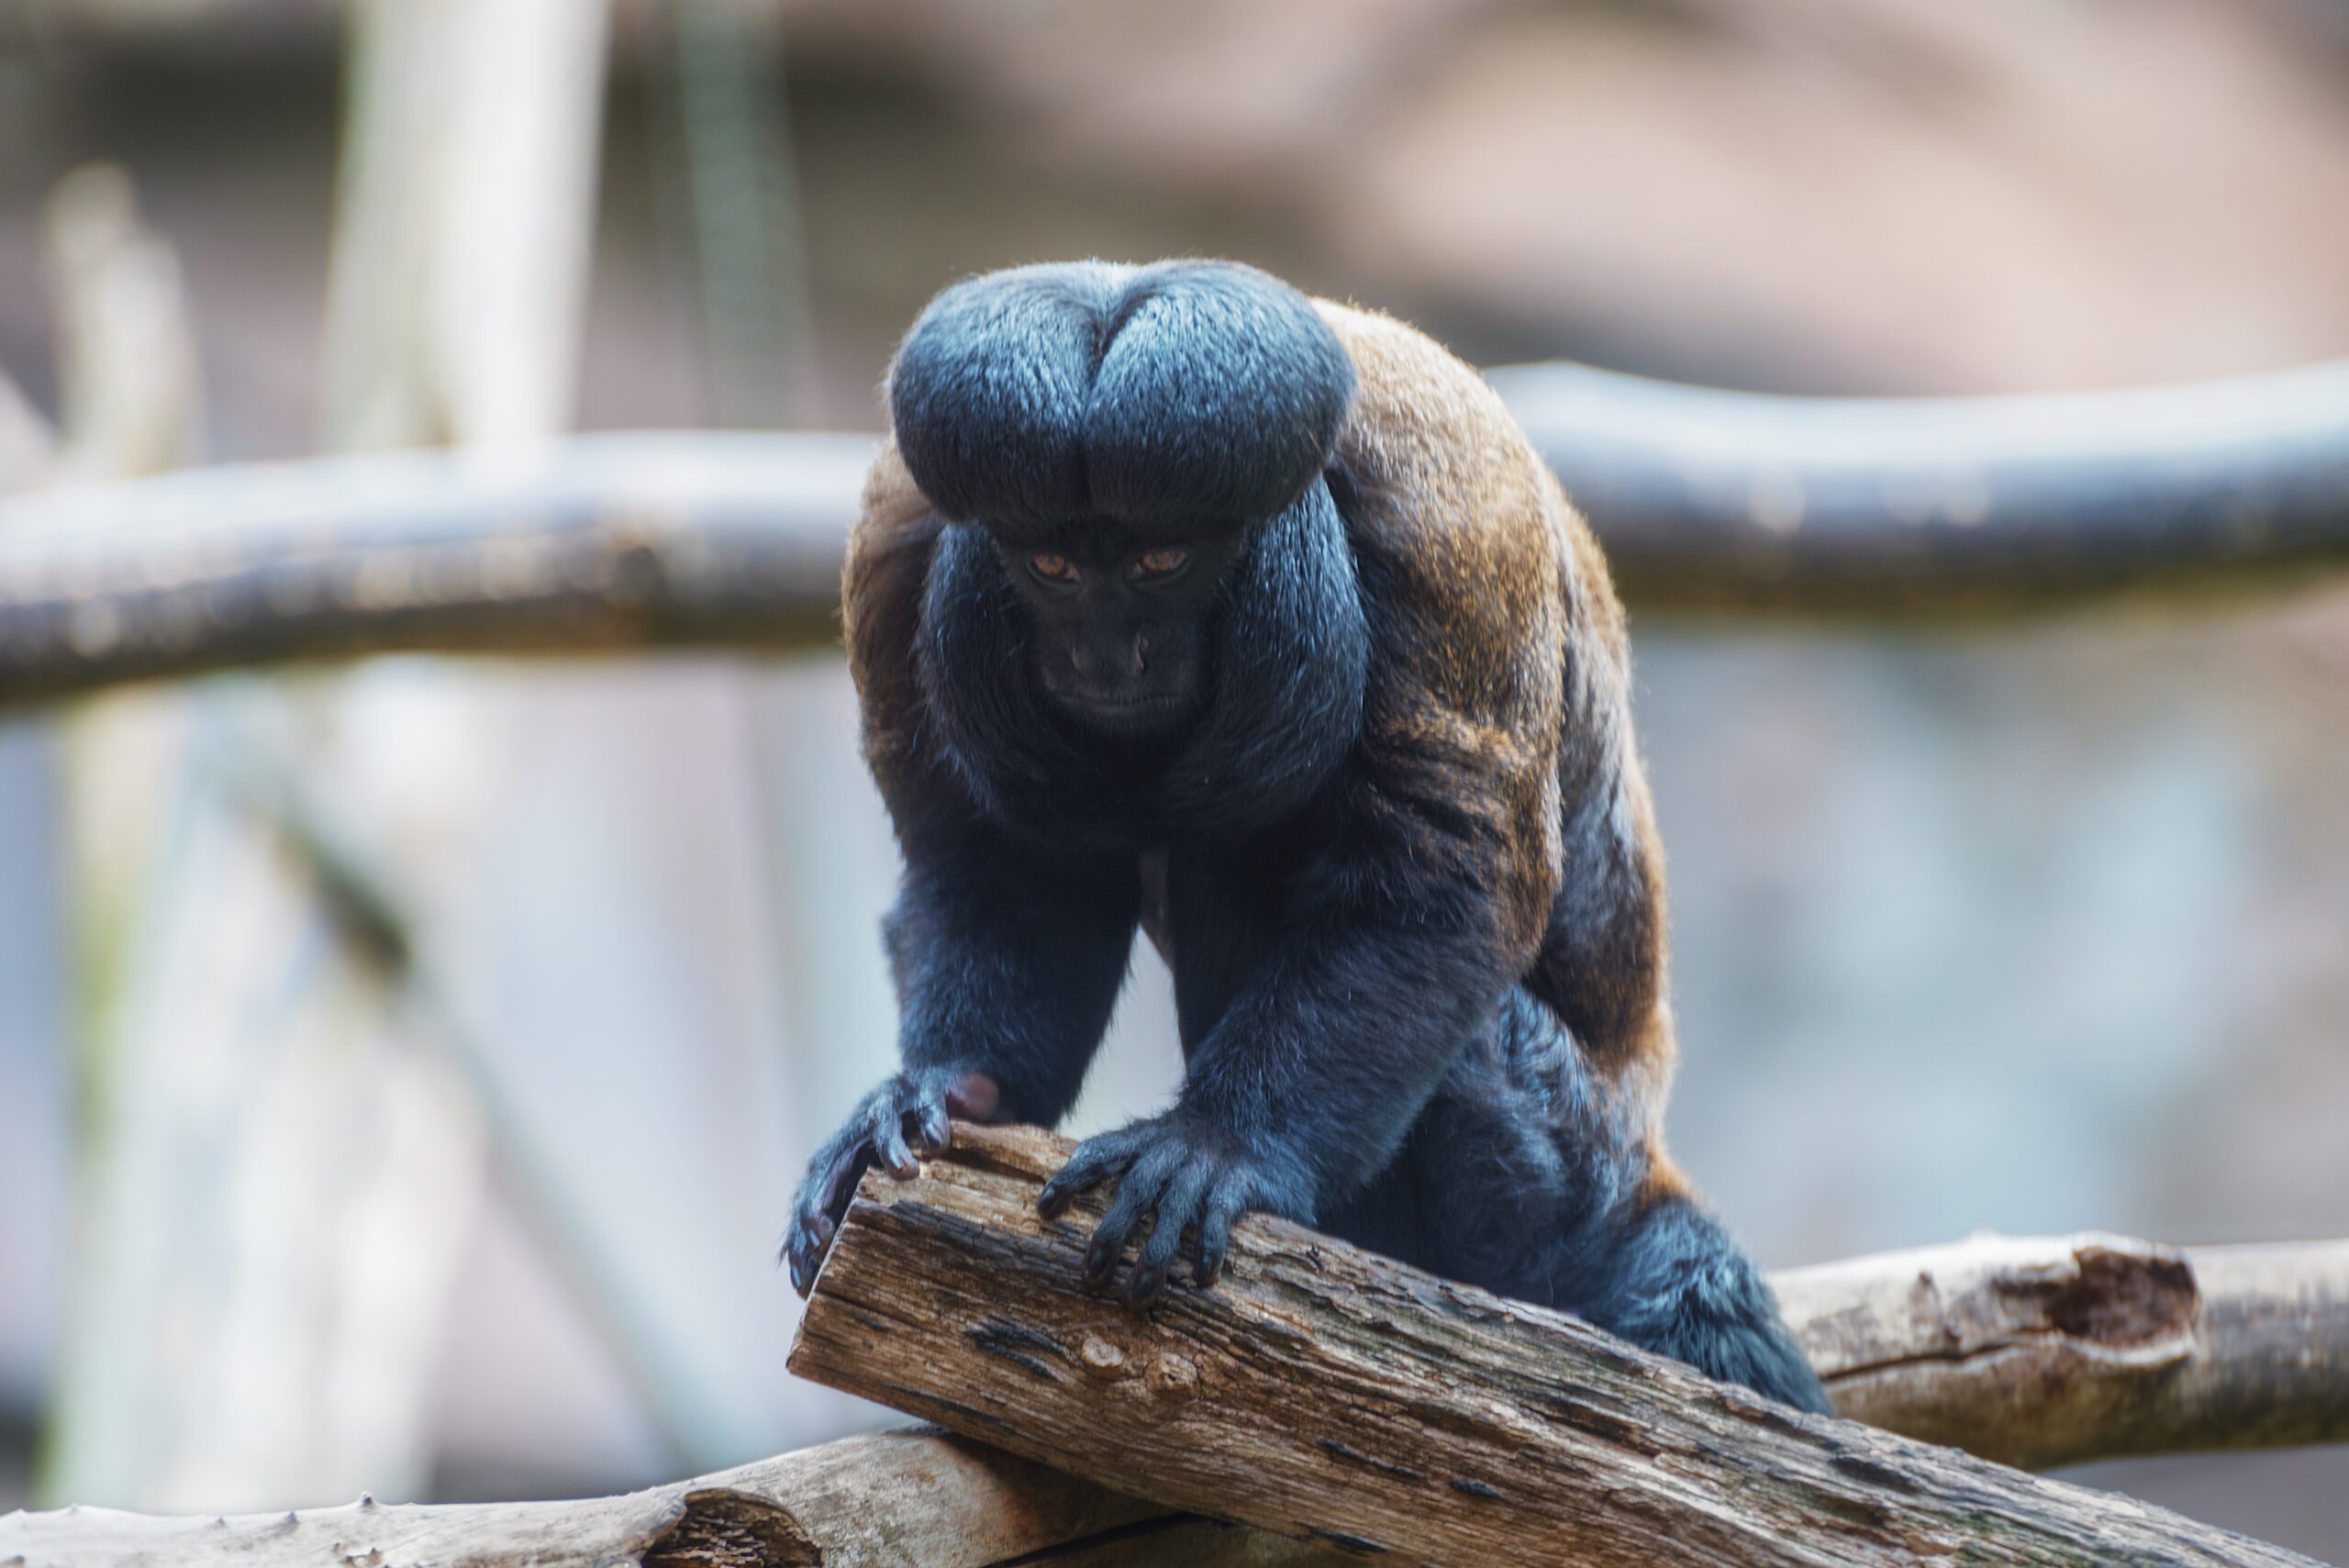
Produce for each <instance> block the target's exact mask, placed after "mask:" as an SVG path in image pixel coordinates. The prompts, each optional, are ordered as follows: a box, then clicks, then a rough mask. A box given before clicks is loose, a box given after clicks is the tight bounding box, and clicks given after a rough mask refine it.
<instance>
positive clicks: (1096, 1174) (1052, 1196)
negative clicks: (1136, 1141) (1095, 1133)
mask: <svg viewBox="0 0 2349 1568" xmlns="http://www.w3.org/2000/svg"><path fill="white" fill-rule="evenodd" d="M1130 1158H1131V1156H1130V1153H1129V1151H1128V1146H1127V1145H1126V1144H1124V1143H1122V1142H1119V1141H1117V1140H1111V1139H1108V1138H1095V1139H1089V1140H1086V1141H1085V1142H1083V1143H1080V1144H1078V1145H1077V1148H1076V1152H1075V1153H1074V1154H1072V1155H1070V1156H1069V1157H1068V1161H1067V1162H1066V1163H1065V1164H1063V1165H1062V1166H1061V1168H1060V1169H1059V1170H1057V1171H1055V1172H1053V1173H1052V1180H1050V1181H1048V1182H1046V1183H1045V1184H1044V1190H1043V1191H1041V1192H1040V1193H1038V1194H1037V1195H1036V1212H1037V1213H1039V1214H1041V1215H1042V1216H1043V1217H1044V1218H1046V1219H1058V1218H1060V1217H1061V1216H1062V1215H1063V1214H1065V1213H1067V1212H1068V1206H1069V1205H1070V1204H1073V1203H1074V1202H1075V1201H1076V1199H1077V1195H1078V1194H1080V1193H1086V1192H1090V1191H1092V1190H1093V1189H1094V1188H1095V1187H1097V1186H1099V1185H1100V1184H1102V1183H1103V1182H1104V1181H1106V1180H1108V1178H1109V1177H1111V1176H1113V1175H1115V1174H1117V1173H1119V1171H1122V1170H1124V1169H1125V1168H1126V1162H1127V1161H1128V1160H1129V1159H1130Z"/></svg>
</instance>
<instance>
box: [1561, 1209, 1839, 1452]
mask: <svg viewBox="0 0 2349 1568" xmlns="http://www.w3.org/2000/svg"><path fill="white" fill-rule="evenodd" d="M1611 1263H1612V1266H1611V1267H1609V1269H1608V1270H1607V1271H1606V1273H1607V1281H1606V1284H1604V1285H1603V1286H1602V1287H1601V1288H1600V1290H1599V1291H1598V1294H1597V1297H1596V1299H1593V1300H1591V1301H1588V1302H1586V1303H1585V1304H1584V1306H1583V1307H1582V1315H1583V1316H1584V1317H1585V1318H1588V1319H1589V1320H1590V1321H1591V1322H1593V1323H1596V1324H1598V1326H1599V1327H1600V1328H1602V1329H1606V1330H1608V1331H1609V1333H1612V1334H1619V1335H1620V1336H1622V1337H1623V1338H1624V1339H1626V1340H1631V1342H1632V1343H1633V1344H1635V1345H1640V1346H1642V1347H1644V1348H1646V1349H1648V1350H1651V1351H1656V1352H1657V1353H1659V1354H1661V1355H1667V1356H1670V1357H1672V1358H1673V1359H1674V1360H1675V1361H1683V1362H1687V1363H1688V1364H1689V1365H1690V1366H1693V1367H1695V1368H1696V1369H1697V1370H1698V1371H1699V1372H1701V1373H1705V1374H1706V1375H1707V1376H1708V1377H1715V1378H1719V1379H1720V1381H1722V1382H1723V1383H1737V1384H1742V1385H1744V1386H1746V1387H1748V1388H1751V1389H1753V1391H1754V1392H1755V1393H1757V1394H1762V1395H1766V1396H1769V1397H1770V1398H1772V1399H1776V1400H1778V1401H1780V1402H1781V1403H1783V1404H1787V1405H1792V1406H1794V1407H1796V1408H1798V1409H1801V1410H1812V1411H1817V1412H1818V1413H1820V1414H1821V1415H1825V1414H1826V1413H1827V1391H1826V1389H1824V1388H1823V1387H1821V1386H1820V1382H1819V1374H1818V1373H1815V1372H1813V1371H1812V1370H1811V1368H1810V1362H1809V1361H1807V1360H1805V1359H1804V1357H1803V1353H1802V1351H1801V1348H1800V1347H1798V1345H1797V1344H1796V1343H1795V1340H1794V1336H1793V1334H1791V1333H1789V1332H1788V1331H1787V1325H1786V1320H1785V1319H1784V1318H1781V1317H1779V1316H1778V1304H1777V1302H1776V1300H1774V1299H1773V1298H1772V1297H1771V1295H1770V1287H1769V1286H1768V1285H1767V1284H1765V1283H1764V1282H1763V1279H1762V1274H1761V1271H1759V1270H1758V1269H1756V1268H1755V1267H1754V1266H1753V1263H1752V1262H1750V1261H1748V1259H1747V1258H1746V1256H1745V1254H1744V1253H1743V1252H1742V1251H1739V1250H1738V1247H1737V1243H1736V1242H1734V1241H1732V1240H1730V1237H1729V1233H1728V1232H1727V1231H1725V1230H1723V1229H1721V1228H1720V1223H1719V1222H1718V1221H1716V1220H1715V1219H1714V1218H1712V1216H1710V1215H1709V1214H1707V1213H1706V1212H1705V1211H1704V1210H1703V1209H1701V1208H1698V1207H1697V1206H1696V1204H1694V1203H1693V1202H1691V1201H1689V1200H1688V1199H1687V1198H1686V1197H1681V1196H1670V1197H1664V1198H1660V1199H1657V1200H1656V1201H1654V1202H1653V1203H1650V1204H1648V1205H1646V1206H1644V1207H1642V1209H1641V1210H1640V1211H1639V1212H1638V1213H1637V1215H1636V1216H1635V1217H1633V1218H1632V1219H1631V1222H1630V1224H1629V1226H1628V1227H1627V1228H1626V1229H1624V1230H1623V1231H1622V1232H1621V1233H1620V1237H1619V1239H1618V1241H1617V1251H1616V1253H1615V1256H1614V1258H1613V1259H1612V1260H1611Z"/></svg>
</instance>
